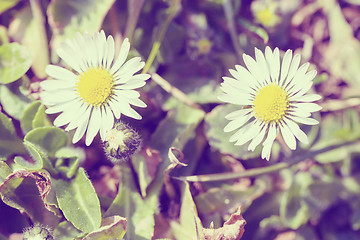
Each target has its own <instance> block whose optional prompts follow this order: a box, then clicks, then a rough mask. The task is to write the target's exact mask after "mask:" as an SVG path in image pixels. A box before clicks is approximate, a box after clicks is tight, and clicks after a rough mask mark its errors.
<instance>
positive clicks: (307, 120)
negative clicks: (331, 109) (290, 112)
mask: <svg viewBox="0 0 360 240" xmlns="http://www.w3.org/2000/svg"><path fill="white" fill-rule="evenodd" d="M291 119H292V120H294V121H296V122H298V123H302V124H305V125H317V124H319V122H318V121H317V120H315V119H312V118H304V117H295V116H292V117H291Z"/></svg>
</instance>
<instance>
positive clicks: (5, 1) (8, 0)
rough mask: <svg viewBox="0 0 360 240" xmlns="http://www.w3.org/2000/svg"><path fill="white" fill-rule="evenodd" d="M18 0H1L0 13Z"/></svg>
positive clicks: (18, 0)
mask: <svg viewBox="0 0 360 240" xmlns="http://www.w3.org/2000/svg"><path fill="white" fill-rule="evenodd" d="M18 2H20V0H1V2H0V14H2V13H3V12H5V11H6V10H8V9H10V8H12V7H14V6H15V5H16V4H17V3H18Z"/></svg>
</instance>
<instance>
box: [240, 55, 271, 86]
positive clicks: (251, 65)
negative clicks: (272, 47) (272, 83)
mask: <svg viewBox="0 0 360 240" xmlns="http://www.w3.org/2000/svg"><path fill="white" fill-rule="evenodd" d="M243 59H244V62H245V64H246V66H247V68H248V69H249V71H250V73H251V75H253V76H254V77H255V79H256V80H257V81H258V82H259V83H260V84H264V82H266V79H265V78H264V75H263V74H262V70H261V69H260V68H259V66H258V64H257V63H256V62H255V60H254V59H253V58H252V57H250V56H249V55H246V54H243Z"/></svg>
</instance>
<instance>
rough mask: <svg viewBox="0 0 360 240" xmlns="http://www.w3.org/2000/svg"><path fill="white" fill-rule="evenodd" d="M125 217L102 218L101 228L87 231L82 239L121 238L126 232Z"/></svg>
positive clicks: (119, 239)
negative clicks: (90, 231)
mask: <svg viewBox="0 0 360 240" xmlns="http://www.w3.org/2000/svg"><path fill="white" fill-rule="evenodd" d="M126 222H127V219H126V218H123V217H120V216H112V217H107V218H104V219H103V220H102V222H101V228H99V229H98V230H96V231H94V232H92V233H89V234H88V235H87V236H86V237H84V238H83V240H98V239H118V240H121V239H123V237H124V235H125V233H126Z"/></svg>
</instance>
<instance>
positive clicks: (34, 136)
mask: <svg viewBox="0 0 360 240" xmlns="http://www.w3.org/2000/svg"><path fill="white" fill-rule="evenodd" d="M24 140H26V141H29V142H31V143H32V144H34V145H35V146H37V147H40V148H41V150H43V151H45V154H46V155H48V156H49V157H55V153H56V152H57V151H58V150H59V149H60V148H62V147H65V146H66V145H67V144H68V143H69V136H68V134H67V133H66V132H65V131H64V130H62V129H60V128H57V127H40V128H35V129H33V130H31V131H30V132H28V133H27V134H26V136H25V137H24Z"/></svg>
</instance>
